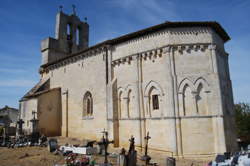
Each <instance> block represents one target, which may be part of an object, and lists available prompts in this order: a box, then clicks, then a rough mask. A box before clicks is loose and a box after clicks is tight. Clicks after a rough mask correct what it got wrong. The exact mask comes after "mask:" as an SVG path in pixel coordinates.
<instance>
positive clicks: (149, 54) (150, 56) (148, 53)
mask: <svg viewBox="0 0 250 166" xmlns="http://www.w3.org/2000/svg"><path fill="white" fill-rule="evenodd" d="M146 54H147V57H149V59H151V58H152V55H151V52H149V51H148V52H146Z"/></svg>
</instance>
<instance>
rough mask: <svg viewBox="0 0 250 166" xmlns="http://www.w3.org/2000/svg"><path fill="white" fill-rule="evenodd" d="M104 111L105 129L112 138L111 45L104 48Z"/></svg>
mask: <svg viewBox="0 0 250 166" xmlns="http://www.w3.org/2000/svg"><path fill="white" fill-rule="evenodd" d="M105 54H106V56H105V60H106V79H107V82H106V83H107V86H106V111H107V130H108V132H109V138H110V139H114V134H113V132H114V131H113V120H114V119H113V88H112V87H113V86H112V79H113V77H112V50H111V47H107V48H106V53H105Z"/></svg>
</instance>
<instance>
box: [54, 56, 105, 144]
mask: <svg viewBox="0 0 250 166" xmlns="http://www.w3.org/2000/svg"><path fill="white" fill-rule="evenodd" d="M50 74H51V76H50V79H51V80H50V81H51V88H56V87H61V91H62V134H63V135H66V126H67V124H66V123H67V116H66V115H67V114H66V112H67V110H68V136H70V137H79V138H83V137H84V138H88V139H99V138H100V137H101V133H100V132H101V131H102V130H103V128H106V75H105V61H104V59H103V56H102V55H101V54H95V55H92V56H91V57H90V56H89V57H84V58H83V59H81V60H78V61H76V62H72V63H70V64H67V65H64V66H61V67H59V68H56V69H54V70H52V71H50ZM87 91H89V92H90V93H91V94H92V97H93V116H83V97H84V94H85V93H86V92H87ZM67 92H68V94H67ZM98 133H100V136H98Z"/></svg>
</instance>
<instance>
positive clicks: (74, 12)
mask: <svg viewBox="0 0 250 166" xmlns="http://www.w3.org/2000/svg"><path fill="white" fill-rule="evenodd" d="M72 8H73V14H74V15H76V6H75V5H74V4H73V5H72Z"/></svg>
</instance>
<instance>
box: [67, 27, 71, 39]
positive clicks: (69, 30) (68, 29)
mask: <svg viewBox="0 0 250 166" xmlns="http://www.w3.org/2000/svg"><path fill="white" fill-rule="evenodd" d="M67 39H68V40H70V39H71V25H70V24H67Z"/></svg>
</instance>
